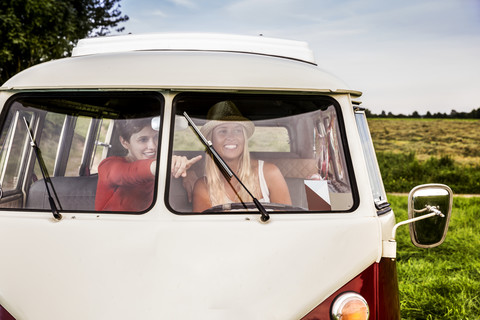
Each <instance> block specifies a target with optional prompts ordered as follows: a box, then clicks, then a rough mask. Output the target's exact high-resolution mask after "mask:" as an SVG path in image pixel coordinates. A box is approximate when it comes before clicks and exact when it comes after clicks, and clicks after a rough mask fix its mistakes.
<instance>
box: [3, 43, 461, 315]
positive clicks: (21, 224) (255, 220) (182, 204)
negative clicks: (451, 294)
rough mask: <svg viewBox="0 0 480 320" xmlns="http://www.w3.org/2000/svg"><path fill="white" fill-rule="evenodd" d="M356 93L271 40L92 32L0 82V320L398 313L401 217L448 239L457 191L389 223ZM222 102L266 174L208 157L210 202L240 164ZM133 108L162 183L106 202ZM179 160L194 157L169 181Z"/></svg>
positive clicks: (437, 191) (419, 196)
mask: <svg viewBox="0 0 480 320" xmlns="http://www.w3.org/2000/svg"><path fill="white" fill-rule="evenodd" d="M360 95H361V92H359V91H355V90H351V89H349V88H348V87H347V86H346V85H345V84H344V83H343V82H342V81H340V80H339V79H337V78H336V77H334V76H332V75H330V74H328V73H326V72H325V71H323V70H322V69H320V68H319V67H318V66H317V64H316V62H315V60H314V57H313V54H312V52H311V50H310V49H309V48H308V46H307V45H306V44H305V43H303V42H297V41H289V40H279V39H272V38H266V37H249V36H233V35H218V34H150V35H125V36H115V37H103V38H91V39H84V40H81V41H80V42H79V43H78V46H77V47H76V48H75V49H74V52H73V54H72V57H69V58H64V59H60V60H56V61H50V62H46V63H42V64H40V65H37V66H34V67H32V68H29V69H27V70H25V71H23V72H20V73H19V74H17V75H16V76H14V77H13V78H11V79H10V80H8V81H7V82H6V83H4V84H3V85H2V87H1V88H0V111H1V115H0V146H1V150H0V183H1V188H0V191H1V192H0V252H1V258H0V259H1V263H0V305H1V307H0V319H2V320H3V319H49V320H51V319H311V320H313V319H368V318H370V319H399V318H400V312H399V300H398V284H397V278H396V267H395V255H396V246H395V231H396V228H397V227H398V226H399V225H401V224H406V223H410V228H411V235H412V241H413V242H414V244H416V245H418V246H420V247H432V246H436V245H438V244H440V243H441V242H442V241H443V239H444V238H445V233H446V230H447V228H448V221H449V217H450V211H451V204H452V192H451V190H450V189H449V188H448V187H447V186H444V185H424V186H420V187H417V188H415V189H414V190H412V192H411V194H410V197H409V215H410V218H411V219H410V220H408V221H407V222H402V223H399V224H398V225H395V217H394V213H393V211H392V209H391V208H390V206H389V204H388V202H387V198H386V195H385V191H384V188H383V183H382V180H381V176H380V172H379V169H378V166H377V162H376V158H375V153H374V149H373V145H372V141H371V138H370V134H369V130H368V127H367V122H366V119H365V114H364V111H363V109H362V107H360V102H358V101H357V99H358V98H359V97H360ZM219 103H220V104H222V103H223V105H226V104H229V105H233V106H234V107H235V112H237V113H238V115H239V117H241V118H242V121H245V122H241V124H242V125H243V127H242V130H243V131H242V132H246V131H248V132H247V133H248V134H244V136H243V139H244V140H246V141H247V142H246V143H245V146H243V145H242V146H243V148H244V149H243V150H244V151H245V150H247V151H245V155H244V156H242V157H244V158H245V157H247V156H246V155H248V157H249V158H250V162H249V163H250V168H256V169H258V170H257V171H254V172H256V173H254V174H253V176H251V177H250V178H249V177H247V176H246V175H240V174H238V172H235V168H233V169H232V168H230V166H227V167H226V168H223V169H222V170H218V169H215V167H214V169H212V170H218V171H219V172H223V173H225V171H227V173H226V175H225V176H219V178H218V179H220V180H218V181H223V182H224V183H225V184H224V185H223V186H221V187H218V186H217V189H219V190H220V191H222V192H225V194H224V196H223V199H227V200H228V201H227V200H225V201H222V200H220V202H219V203H215V202H214V201H213V200H211V202H208V201H207V203H211V206H212V207H211V208H208V209H206V210H204V209H199V208H201V207H200V206H198V203H199V202H198V201H200V200H198V199H200V198H199V195H198V192H197V191H198V189H199V188H200V187H199V185H200V186H201V185H208V186H209V187H212V188H213V186H214V185H213V184H210V185H209V184H208V183H210V182H211V181H214V180H213V178H212V179H211V178H210V173H207V171H206V167H208V163H210V164H211V163H214V164H216V165H220V164H222V163H223V164H225V163H227V164H228V163H232V162H231V161H230V160H231V159H230V160H229V159H223V157H222V153H223V152H222V151H221V150H217V149H218V148H217V149H215V144H214V143H212V141H211V139H212V138H211V137H208V136H205V135H204V134H203V133H204V132H207V131H208V130H207V129H206V128H207V126H210V124H209V123H210V121H214V120H215V119H216V120H219V119H220V120H222V121H228V120H229V119H224V118H214V117H213V118H212V115H211V114H210V113H209V110H212V109H211V108H212V106H215V105H218V104H219ZM235 119H237V120H238V118H235ZM132 120H135V121H136V120H142V121H143V120H145V121H147V123H149V125H148V128H147V127H145V128H147V129H148V130H149V132H154V133H153V139H154V140H155V141H153V143H154V145H155V150H154V152H153V154H154V156H153V157H152V152H150V155H149V157H150V159H149V160H146V161H150V162H149V164H150V166H151V175H152V178H151V179H150V180H149V181H150V184H149V185H148V186H146V185H145V184H137V185H135V184H134V183H133V182H132V184H133V187H132V186H130V187H129V188H130V189H122V190H124V193H123V194H121V195H117V196H116V198H115V201H114V202H115V204H114V205H111V206H109V205H103V204H102V203H101V202H102V201H103V200H102V201H101V200H99V197H102V199H103V198H105V197H106V196H105V192H106V191H105V190H106V189H108V190H112V191H111V192H112V194H113V193H114V192H116V191H117V190H118V188H120V187H119V185H117V184H115V185H114V184H113V182H112V183H111V185H109V183H110V182H107V183H106V184H102V182H101V181H102V180H101V179H103V178H102V175H103V174H104V173H103V172H104V171H102V164H103V163H105V161H106V160H105V159H107V160H108V159H117V160H118V159H127V158H128V155H129V154H130V153H128V154H127V155H126V153H125V152H130V149H128V148H127V147H126V145H125V144H124V143H125V141H127V142H128V141H130V140H128V139H129V138H125V137H124V136H123V135H122V130H123V129H122V128H123V127H122V126H124V125H125V124H126V123H127V122H129V121H132ZM230 120H232V119H230ZM237 120H234V121H232V122H230V123H237V122H235V121H237ZM245 123H248V130H247V129H245V128H247V126H245V125H244V124H245ZM195 129H197V130H198V131H195ZM142 130H143V129H142ZM135 132H138V131H135ZM155 132H156V133H155ZM134 134H136V133H134ZM124 138H125V139H124ZM202 139H204V141H202ZM215 139H216V138H215ZM150 142H151V141H150ZM247 143H248V145H247ZM231 144H233V143H231ZM239 145H240V144H239ZM237 147H238V146H237V145H236V144H235V145H234V146H232V145H229V147H228V148H230V149H234V148H237ZM214 154H219V155H220V156H221V157H220V158H217V157H216V156H215V155H214ZM199 155H200V156H202V157H201V159H200V160H198V159H199V157H198V158H196V157H197V156H199ZM223 156H224V157H228V155H226V153H223ZM183 157H185V158H183ZM232 157H233V156H232ZM244 158H242V161H243V159H244ZM137 159H138V158H137ZM173 159H189V160H190V159H197V160H198V161H196V162H195V163H193V164H192V165H191V166H189V167H188V170H187V171H186V172H185V173H184V177H183V176H180V177H175V176H174V175H173V174H172V173H171V172H172V170H173V171H175V168H172V167H173V166H174V165H172V161H173ZM235 159H237V158H235ZM127 160H128V159H127ZM127 160H125V162H128V163H129V164H131V163H132V162H135V161H133V160H132V159H130V160H128V161H127ZM135 160H136V159H135ZM212 160H213V161H212ZM260 163H263V164H264V166H265V167H264V168H263V169H261V168H259V166H260ZM99 167H100V170H99ZM119 168H120V167H119ZM121 168H123V167H121ZM129 168H130V167H129ZM229 169H232V171H233V172H228V170H229ZM135 170H137V169H135ZM135 170H133V171H132V170H131V169H117V170H116V171H115V170H113V171H111V172H110V175H114V174H115V175H116V176H117V175H118V176H121V178H119V179H121V180H122V179H123V180H128V179H130V178H128V179H127V178H123V177H126V176H128V177H132V176H133V177H138V176H139V175H140V173H139V172H140V169H138V171H135ZM209 170H211V169H209ZM245 170H247V169H245ZM131 171H132V172H131ZM208 172H210V171H208ZM245 172H246V171H245ZM270 172H275V173H281V175H277V176H276V177H277V178H278V179H277V180H273V179H271V177H270ZM232 174H233V175H232ZM264 175H265V177H264V178H265V179H264V180H265V181H266V182H264V183H263V187H262V188H263V189H262V190H263V191H265V192H266V195H267V197H266V198H265V197H263V196H264V195H265V194H264V193H263V191H262V190H260V191H262V192H260V191H258V190H257V189H256V185H257V182H258V181H260V179H262V178H261V177H262V176H264ZM252 177H253V178H252ZM279 177H280V178H279ZM132 179H133V180H140V179H135V178H132ZM209 179H211V180H209ZM123 180H122V181H123ZM244 180H245V181H244ZM247 180H248V181H253V182H251V183H247ZM206 181H207V182H206ZM209 181H210V182H209ZM272 181H275V183H273V182H272ZM135 183H136V182H135ZM97 186H98V187H97ZM232 186H233V188H234V189H231V187H232ZM109 188H110V189H109ZM282 188H283V189H282ZM287 188H288V189H287ZM100 189H101V190H100ZM278 189H282V190H283V191H282V192H283V193H278V192H277V190H278ZM125 190H126V191H125ZM208 190H211V189H208ZM255 190H256V191H255ZM109 192H110V191H109ZM235 192H236V193H237V196H233V198H232V196H231V194H232V193H235ZM244 192H247V193H249V195H250V196H248V197H245V196H243V195H241V194H242V193H244ZM279 194H283V196H282V197H279ZM257 195H261V197H263V199H260V198H261V197H260V196H257ZM112 197H115V196H112ZM210 197H211V194H210ZM195 199H197V200H195ZM210 199H212V198H210ZM127 200H128V201H127ZM137 200H138V201H137ZM140 200H141V201H140ZM270 200H272V201H270ZM273 200H274V201H273ZM106 201H107V202H108V201H110V198H108V199H107V200H106ZM112 201H113V200H112ZM112 201H111V202H112ZM196 201H197V202H196ZM137 202H141V203H142V204H141V205H137ZM214 204H215V205H214ZM420 220H421V221H420Z"/></svg>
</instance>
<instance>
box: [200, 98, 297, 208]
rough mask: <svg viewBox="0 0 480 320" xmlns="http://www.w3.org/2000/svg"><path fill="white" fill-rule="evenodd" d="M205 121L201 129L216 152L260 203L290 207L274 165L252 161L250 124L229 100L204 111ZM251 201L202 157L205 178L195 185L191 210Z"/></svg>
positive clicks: (284, 187) (236, 183)
mask: <svg viewBox="0 0 480 320" xmlns="http://www.w3.org/2000/svg"><path fill="white" fill-rule="evenodd" d="M207 119H209V121H208V122H207V123H206V124H205V125H204V126H203V127H202V128H201V130H200V131H201V132H202V134H203V135H204V136H205V137H206V138H207V140H210V141H211V142H212V144H213V147H214V148H215V150H216V151H217V153H218V154H219V155H220V156H221V157H222V158H223V160H224V161H225V162H226V163H227V164H228V166H229V167H230V169H232V170H233V171H234V172H235V174H236V175H237V176H238V178H239V179H240V180H241V181H242V182H243V184H244V185H245V186H246V187H247V188H248V189H249V190H250V192H251V193H252V194H253V195H254V196H255V198H257V199H259V201H260V202H271V203H281V204H285V205H291V204H292V201H291V199H290V193H289V192H288V187H287V183H286V182H285V179H284V178H283V175H282V174H281V172H280V170H279V169H278V167H277V166H275V165H274V164H271V163H266V162H263V161H262V160H253V159H251V158H250V153H249V151H248V139H249V138H250V137H251V136H252V135H253V132H254V131H255V126H254V124H253V123H252V122H251V121H250V120H248V119H247V118H244V117H243V116H242V115H241V114H240V112H239V111H238V109H237V107H236V106H235V104H234V103H233V102H231V101H221V102H219V103H217V104H215V105H214V106H213V107H212V108H211V109H210V110H209V112H208V114H207ZM252 201H253V200H252V198H251V197H250V196H249V195H248V193H247V192H246V191H245V190H244V189H243V188H242V186H241V185H240V183H239V182H238V181H237V180H236V179H235V178H234V177H233V178H232V179H231V180H230V181H228V180H227V179H225V177H224V176H223V174H222V173H221V172H220V170H219V169H218V167H217V166H216V164H215V163H214V161H213V159H212V158H211V157H206V161H205V176H204V177H201V178H199V179H198V180H197V182H196V183H195V187H194V191H193V211H195V212H201V211H204V210H207V209H209V208H211V207H214V206H216V205H219V204H225V203H235V202H252Z"/></svg>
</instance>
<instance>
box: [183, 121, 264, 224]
mask: <svg viewBox="0 0 480 320" xmlns="http://www.w3.org/2000/svg"><path fill="white" fill-rule="evenodd" d="M183 116H184V117H185V119H187V121H188V123H189V124H190V126H191V127H192V128H193V131H195V134H196V135H197V136H198V138H199V139H200V141H201V142H202V143H203V144H204V145H205V147H206V148H207V150H208V152H209V153H210V154H211V155H212V157H213V160H214V162H215V164H216V165H217V167H218V168H219V169H220V171H221V172H222V174H223V175H224V176H225V178H226V179H227V180H228V181H230V180H231V179H232V177H235V179H236V180H237V181H238V183H240V185H241V186H242V188H243V189H244V190H245V191H247V193H248V195H249V196H250V197H251V198H252V200H253V203H254V204H255V207H257V209H258V211H259V212H260V214H261V216H260V220H262V221H263V222H266V221H268V220H269V219H270V215H269V214H268V212H267V210H265V208H264V207H263V205H262V204H261V203H260V201H258V200H257V198H255V197H254V196H253V194H252V193H251V192H250V190H248V188H247V187H246V186H245V185H244V184H243V182H242V180H240V178H239V177H238V176H237V175H236V174H235V173H234V172H233V171H232V169H230V167H229V166H228V164H227V163H226V162H225V161H224V160H223V159H222V157H221V156H220V155H219V154H218V153H217V151H216V150H215V148H214V147H213V144H212V142H211V141H209V140H207V138H205V136H204V135H203V134H202V133H201V132H200V130H199V129H198V127H197V126H196V125H195V123H194V122H193V120H192V119H191V118H190V116H189V115H188V114H187V112H183Z"/></svg>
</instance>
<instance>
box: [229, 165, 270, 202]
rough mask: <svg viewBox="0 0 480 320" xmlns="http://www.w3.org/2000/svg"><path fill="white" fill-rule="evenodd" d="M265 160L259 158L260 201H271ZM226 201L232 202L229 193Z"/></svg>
mask: <svg viewBox="0 0 480 320" xmlns="http://www.w3.org/2000/svg"><path fill="white" fill-rule="evenodd" d="M263 164H264V162H263V160H258V180H259V181H260V191H261V192H262V199H259V200H258V201H260V202H264V203H267V202H270V192H269V191H268V186H267V181H266V180H265V175H264V174H263ZM224 201H225V203H232V202H233V201H232V200H230V198H229V197H227V195H225V199H224Z"/></svg>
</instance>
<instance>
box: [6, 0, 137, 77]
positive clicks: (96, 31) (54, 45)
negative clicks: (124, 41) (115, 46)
mask: <svg viewBox="0 0 480 320" xmlns="http://www.w3.org/2000/svg"><path fill="white" fill-rule="evenodd" d="M119 2H120V0H2V1H0V84H2V83H4V82H5V81H6V80H7V79H8V78H10V77H11V76H13V75H14V74H16V73H17V72H19V71H21V70H23V69H26V68H28V67H30V66H32V65H34V64H37V63H40V62H44V61H48V60H52V59H58V58H62V57H65V56H68V55H70V53H71V51H72V49H73V47H74V46H75V44H76V43H77V41H78V40H79V39H81V38H85V37H87V36H103V35H107V34H109V33H110V32H111V29H112V28H116V29H115V31H118V32H121V31H123V30H124V28H123V27H117V26H118V25H119V24H120V23H122V22H125V21H127V20H128V16H126V15H123V16H122V13H121V12H120V4H119Z"/></svg>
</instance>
